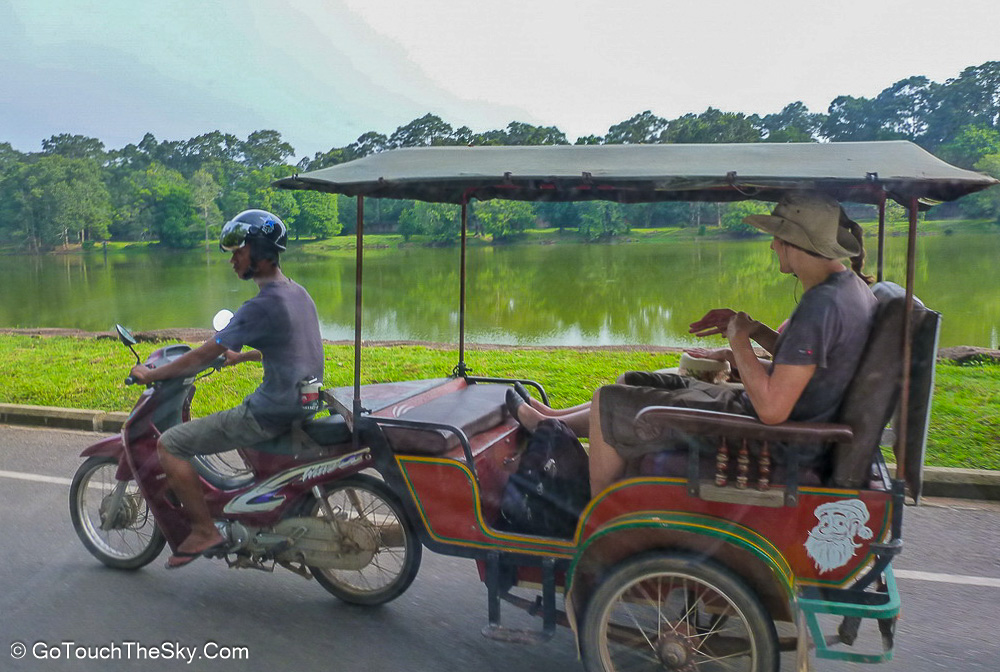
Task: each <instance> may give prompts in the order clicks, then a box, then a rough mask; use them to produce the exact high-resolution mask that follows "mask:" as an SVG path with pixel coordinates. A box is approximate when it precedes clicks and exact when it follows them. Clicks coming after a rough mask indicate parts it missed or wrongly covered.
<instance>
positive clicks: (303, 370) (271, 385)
mask: <svg viewBox="0 0 1000 672" xmlns="http://www.w3.org/2000/svg"><path fill="white" fill-rule="evenodd" d="M215 341H216V342H217V343H219V344H220V345H224V346H225V347H227V348H229V349H230V350H234V351H236V352H239V351H240V350H242V349H243V347H244V346H249V347H251V348H255V349H256V350H260V352H261V354H263V364H264V380H263V382H261V384H260V385H259V386H258V387H257V389H256V390H254V391H253V392H252V393H251V394H250V395H249V396H248V397H247V398H246V400H245V401H246V403H247V405H248V406H249V408H250V412H251V413H253V417H254V418H255V419H256V420H257V422H258V423H260V425H261V427H262V428H264V429H265V430H267V431H272V432H275V433H278V432H283V431H285V430H287V429H288V428H289V427H290V426H291V423H292V422H293V421H295V420H297V419H300V418H304V417H307V416H308V415H309V414H308V413H306V412H304V411H303V410H302V406H301V404H300V401H299V395H298V383H299V381H301V380H303V379H305V378H311V377H314V378H316V379H317V380H322V379H323V340H322V337H321V336H320V331H319V318H318V317H317V315H316V304H314V303H313V300H312V298H311V297H310V296H309V293H308V292H306V290H305V289H303V288H302V287H301V286H300V285H298V284H296V283H294V282H292V281H291V280H287V279H285V280H279V281H276V282H272V283H269V284H267V285H264V286H263V287H261V288H260V291H259V292H258V293H257V296H255V297H253V298H252V299H250V300H249V301H247V302H246V303H244V304H243V305H242V306H240V309H239V310H238V311H236V315H234V316H233V319H232V321H230V323H229V325H228V326H227V327H226V328H225V329H223V330H222V331H220V332H219V333H218V334H216V336H215Z"/></svg>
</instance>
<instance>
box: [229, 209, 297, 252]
mask: <svg viewBox="0 0 1000 672" xmlns="http://www.w3.org/2000/svg"><path fill="white" fill-rule="evenodd" d="M251 240H253V241H255V246H256V245H260V244H261V243H263V245H262V247H264V248H265V249H267V248H270V250H271V251H274V252H284V251H285V244H286V243H287V242H288V228H287V227H286V226H285V224H284V222H282V221H281V220H280V219H278V218H277V217H276V216H275V215H272V214H271V213H270V212H268V211H266V210H244V211H243V212H241V213H240V214H238V215H236V216H235V217H233V218H232V219H231V220H229V221H228V222H226V224H225V226H223V227H222V235H221V236H219V248H220V249H221V250H222V251H223V252H235V251H236V250H238V249H240V248H241V247H243V246H244V245H246V244H247V242H248V241H251Z"/></svg>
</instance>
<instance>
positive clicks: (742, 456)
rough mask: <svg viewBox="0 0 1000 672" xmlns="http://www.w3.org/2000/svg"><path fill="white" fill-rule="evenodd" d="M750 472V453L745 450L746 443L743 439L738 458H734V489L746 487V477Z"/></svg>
mask: <svg viewBox="0 0 1000 672" xmlns="http://www.w3.org/2000/svg"><path fill="white" fill-rule="evenodd" d="M749 472H750V451H749V450H747V441H746V439H743V445H742V446H740V453H739V456H738V457H737V458H736V487H737V488H745V487H747V477H748V474H749Z"/></svg>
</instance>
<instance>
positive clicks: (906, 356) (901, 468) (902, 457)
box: [896, 196, 919, 481]
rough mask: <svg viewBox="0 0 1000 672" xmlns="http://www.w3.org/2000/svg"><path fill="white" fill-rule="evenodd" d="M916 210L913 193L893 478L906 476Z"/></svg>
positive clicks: (916, 201) (900, 478)
mask: <svg viewBox="0 0 1000 672" xmlns="http://www.w3.org/2000/svg"><path fill="white" fill-rule="evenodd" d="M918 214H919V209H918V200H917V197H916V196H913V197H912V198H911V199H910V231H909V234H908V236H907V240H906V311H905V314H904V317H903V380H902V382H901V389H900V391H899V427H897V428H896V445H897V446H898V449H897V452H896V479H897V480H900V481H902V480H904V479H905V478H906V440H907V436H906V434H907V431H906V426H907V424H908V423H909V415H910V414H909V409H910V362H911V360H912V359H913V352H912V351H913V348H912V345H911V343H910V338H911V336H912V332H913V324H912V320H913V282H914V278H915V276H916V259H917V215H918Z"/></svg>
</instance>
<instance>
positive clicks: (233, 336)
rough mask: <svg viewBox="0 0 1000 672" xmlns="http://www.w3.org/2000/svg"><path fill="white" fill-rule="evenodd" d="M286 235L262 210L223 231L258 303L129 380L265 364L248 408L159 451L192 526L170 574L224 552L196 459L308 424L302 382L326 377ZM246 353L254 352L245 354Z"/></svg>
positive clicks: (165, 438) (166, 440)
mask: <svg viewBox="0 0 1000 672" xmlns="http://www.w3.org/2000/svg"><path fill="white" fill-rule="evenodd" d="M287 239H288V231H287V229H286V228H285V225H284V223H283V222H282V221H281V220H280V219H278V218H277V217H275V216H274V215H272V214H271V213H269V212H266V211H264V210H247V211H245V212H241V213H240V214H238V215H236V217H234V218H233V219H232V220H231V221H230V222H228V223H226V225H225V226H224V227H223V228H222V236H221V237H220V239H219V247H220V248H221V249H222V250H223V251H225V252H231V253H232V258H231V259H230V263H231V264H232V266H233V271H235V272H236V275H238V276H239V277H240V278H241V279H243V280H253V281H254V282H255V283H257V287H258V291H257V295H256V296H254V297H253V298H252V299H250V300H249V301H247V302H246V303H244V304H243V305H242V306H241V307H240V309H239V310H238V311H236V315H234V316H233V319H232V320H231V321H230V322H229V325H228V326H227V327H225V328H224V329H222V330H221V331H219V332H218V333H217V334H216V335H215V336H213V337H212V338H210V339H208V340H207V341H205V342H204V343H203V344H202V345H200V346H199V347H197V348H195V349H194V350H191V351H190V352H187V353H185V354H184V355H183V356H181V357H179V358H178V359H176V360H174V361H173V362H171V363H169V364H167V365H165V366H162V367H159V368H157V369H147V368H146V367H145V366H143V365H141V364H140V365H138V366H136V367H135V368H133V369H132V377H133V378H135V379H136V380H137V381H138V382H140V383H150V382H153V381H156V380H166V379H170V378H177V377H180V376H185V375H193V374H194V373H197V372H198V371H202V370H204V369H205V367H206V366H208V364H209V363H210V362H211V361H212V360H214V359H216V358H217V357H219V356H220V355H225V357H226V364H227V365H230V364H237V363H239V362H246V361H257V362H260V361H263V363H264V379H263V381H261V384H260V385H259V386H258V387H257V389H256V390H254V392H253V393H251V394H250V395H249V396H248V397H247V398H246V399H245V400H244V402H243V403H242V404H241V405H239V406H237V407H236V408H233V409H230V410H228V411H220V412H219V413H213V414H212V415H209V416H206V417H204V418H198V419H196V420H192V421H190V422H185V423H182V424H179V425H175V426H174V427H171V428H170V429H168V430H167V431H165V432H164V433H163V435H162V436H161V437H160V440H159V442H158V443H157V450H158V453H159V456H160V464H161V465H162V466H163V471H164V472H165V473H166V476H167V482H168V483H169V485H170V489H171V490H172V491H173V492H174V494H175V495H176V496H177V499H179V500H180V502H181V504H182V505H183V507H184V513H185V515H186V516H187V518H188V521H189V522H190V523H191V533H190V534H189V535H188V536H187V537H186V538H185V539H184V541H182V542H181V543H180V544H179V545H178V547H177V549H176V550H175V551H174V554H173V555H172V556H170V559H169V560H168V561H167V569H175V568H177V567H183V566H184V565H186V564H188V563H190V562H191V561H192V560H194V559H195V558H197V557H198V556H200V555H204V554H206V553H211V552H213V551H214V550H217V549H218V548H220V547H222V546H223V545H224V543H225V542H224V540H223V538H222V535H221V534H219V531H218V530H217V529H216V527H215V523H214V522H213V521H212V516H211V514H210V512H209V509H208V504H207V503H206V501H205V493H204V491H203V490H202V487H201V481H200V480H199V478H198V473H197V472H196V471H195V469H194V466H193V465H192V464H191V459H192V458H193V457H194V456H196V455H208V454H212V453H221V452H225V451H227V450H232V449H234V448H238V447H242V446H249V445H253V444H255V443H260V442H261V441H266V440H268V439H272V438H274V437H276V436H278V435H280V434H284V433H285V432H287V431H288V430H289V428H290V427H291V425H292V423H293V422H294V421H296V420H300V419H303V418H304V417H307V415H308V414H307V412H306V411H304V410H303V408H302V406H301V403H300V401H299V393H298V382H299V381H300V380H303V379H305V378H316V379H318V380H320V379H322V377H323V340H322V337H321V336H320V330H319V319H318V317H317V315H316V305H315V304H314V303H313V300H312V298H310V296H309V293H308V292H306V290H305V289H303V288H302V287H301V286H300V285H298V284H296V283H294V282H292V281H291V280H289V279H288V278H287V277H285V275H284V274H283V273H282V272H281V268H280V267H279V254H280V253H281V252H284V250H285V245H286V241H287ZM244 346H249V347H250V348H252V349H251V350H248V351H246V352H242V350H243V347H244Z"/></svg>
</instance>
